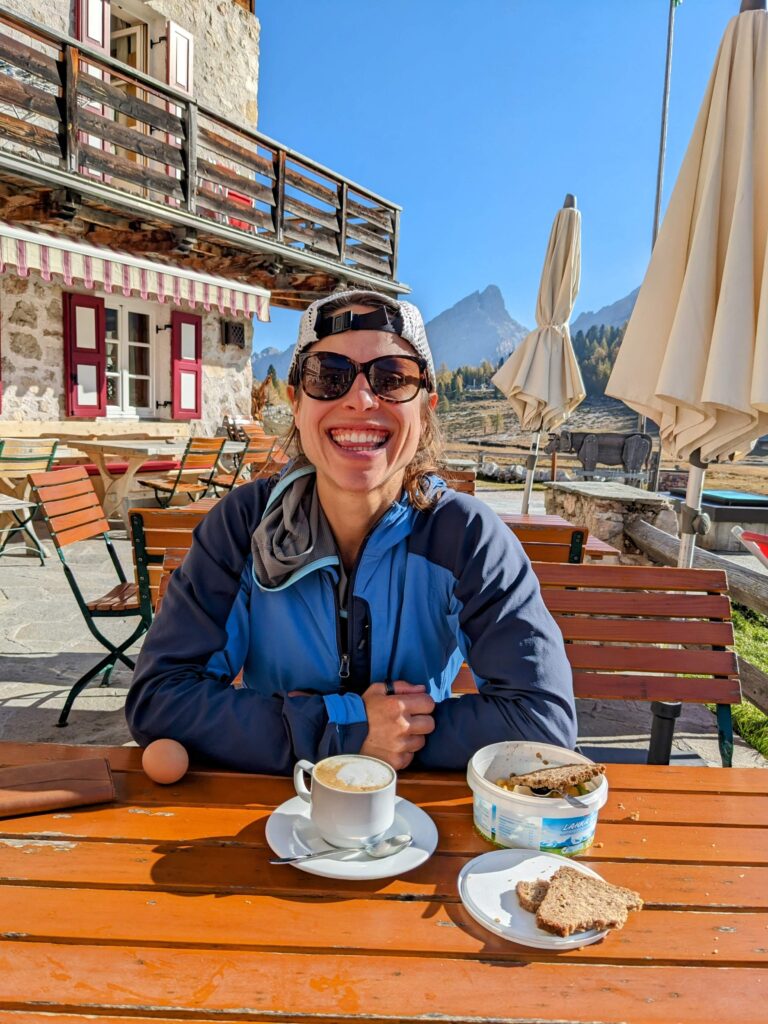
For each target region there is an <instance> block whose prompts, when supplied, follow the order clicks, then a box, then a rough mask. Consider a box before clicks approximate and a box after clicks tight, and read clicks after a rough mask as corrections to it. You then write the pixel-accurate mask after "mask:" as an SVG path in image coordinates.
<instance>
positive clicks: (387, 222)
mask: <svg viewBox="0 0 768 1024" xmlns="http://www.w3.org/2000/svg"><path fill="white" fill-rule="evenodd" d="M347 203H348V206H349V216H350V217H363V218H364V219H365V220H369V221H370V222H371V224H375V225H376V227H379V228H382V229H383V230H384V231H391V230H392V214H391V213H390V212H389V211H388V210H384V209H382V208H381V207H379V208H378V209H374V208H373V207H370V206H363V204H362V203H356V202H355V200H354V199H352V198H351V197H350V198H349V199H348V200H347Z"/></svg>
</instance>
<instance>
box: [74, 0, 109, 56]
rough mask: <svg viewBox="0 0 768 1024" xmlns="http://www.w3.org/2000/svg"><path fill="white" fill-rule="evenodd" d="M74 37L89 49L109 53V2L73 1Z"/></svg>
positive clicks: (104, 0) (93, 0)
mask: <svg viewBox="0 0 768 1024" xmlns="http://www.w3.org/2000/svg"><path fill="white" fill-rule="evenodd" d="M75 36H76V37H77V38H78V39H79V40H80V42H81V43H85V44H86V45H87V46H90V47H91V49H93V50H101V51H102V52H103V53H109V0H75Z"/></svg>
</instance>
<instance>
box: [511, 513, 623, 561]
mask: <svg viewBox="0 0 768 1024" xmlns="http://www.w3.org/2000/svg"><path fill="white" fill-rule="evenodd" d="M499 516H500V518H501V521H502V522H504V523H506V524H507V526H508V527H509V528H510V530H512V532H513V533H514V534H515V535H516V536H517V537H518V539H519V540H520V541H522V544H523V547H524V548H525V549H526V553H527V554H528V557H529V558H530V559H531V561H532V562H582V561H586V562H592V561H602V560H603V559H604V558H608V559H611V560H612V561H618V558H619V555H620V554H621V552H620V551H619V549H618V548H615V547H613V545H611V544H608V543H607V542H606V541H604V540H600V538H599V537H595V536H593V535H592V534H590V532H589V530H588V529H587V528H586V527H585V526H576V525H575V524H574V523H570V522H569V521H568V520H567V519H563V517H562V516H558V515H521V514H520V513H509V512H501V513H499ZM553 528H559V531H557V532H555V531H554V530H553ZM567 530H572V531H573V530H576V531H579V532H580V533H581V534H582V535H583V537H582V539H581V540H580V539H579V536H578V533H577V534H572V540H571V541H568V537H567ZM537 543H538V544H557V545H560V552H559V554H560V557H556V556H555V554H554V553H553V552H546V554H545V555H544V556H541V555H539V554H538V552H537V551H536V549H535V548H534V547H533V546H532V545H534V544H537ZM563 545H567V547H564V546H563ZM529 546H530V548H531V550H529ZM579 547H581V549H582V550H581V557H576V555H577V554H578V549H579Z"/></svg>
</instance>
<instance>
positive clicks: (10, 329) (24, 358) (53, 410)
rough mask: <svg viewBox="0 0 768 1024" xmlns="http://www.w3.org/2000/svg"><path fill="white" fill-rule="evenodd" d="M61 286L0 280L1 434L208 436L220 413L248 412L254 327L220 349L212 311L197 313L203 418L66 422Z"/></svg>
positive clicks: (35, 280)
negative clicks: (241, 341)
mask: <svg viewBox="0 0 768 1024" xmlns="http://www.w3.org/2000/svg"><path fill="white" fill-rule="evenodd" d="M63 291H64V289H63V288H62V287H61V285H58V284H55V283H53V282H51V283H46V282H45V281H43V280H42V278H41V277H40V276H39V275H37V274H32V273H30V275H29V277H26V278H22V277H16V276H15V275H13V274H8V275H6V276H4V277H3V278H0V359H1V360H2V380H3V411H2V413H0V425H1V428H0V429H2V431H3V432H4V433H6V434H10V435H16V436H36V435H40V434H42V433H91V432H95V431H98V432H103V433H114V432H118V433H119V432H121V431H122V432H125V431H127V430H131V429H133V430H136V429H137V427H138V429H140V430H141V431H146V432H147V433H161V434H162V433H174V432H177V430H178V432H181V433H184V434H186V433H189V432H191V433H193V434H215V433H216V431H217V429H218V428H219V427H220V426H221V424H222V420H223V417H224V414H225V413H227V414H229V415H232V416H246V417H250V411H251V397H250V396H251V381H252V374H251V363H250V359H249V355H250V352H251V345H252V338H253V327H252V325H251V324H250V322H248V323H246V325H245V328H246V329H245V348H243V349H239V348H235V347H233V346H224V345H222V343H221V317H220V316H219V314H218V313H217V312H208V313H206V312H203V313H202V317H203V345H202V361H203V381H202V393H203V416H202V419H200V420H193V421H191V422H187V421H185V422H183V423H179V424H173V422H172V421H171V420H170V419H162V418H156V419H155V418H153V419H151V420H146V419H139V418H123V417H121V418H120V419H114V418H106V417H105V418H99V419H95V420H81V419H68V418H67V417H66V415H65V408H66V406H65V400H64V334H63V315H62V308H63V302H62V292H63ZM96 294H98V293H96ZM118 301H119V300H118ZM180 308H188V307H180ZM189 312H197V313H199V312H200V310H199V309H196V310H195V309H189ZM158 374H159V371H158ZM139 425H140V426H139Z"/></svg>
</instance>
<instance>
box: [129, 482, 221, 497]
mask: <svg viewBox="0 0 768 1024" xmlns="http://www.w3.org/2000/svg"><path fill="white" fill-rule="evenodd" d="M138 483H140V484H141V485H142V487H151V488H152V489H153V490H155V491H165V492H167V493H169V494H170V493H171V491H173V490H175V491H176V493H177V494H178V493H179V492H181V493H182V494H200V493H202V492H203V491H207V490H208V485H207V484H193V483H183V482H179V483H177V482H176V480H175V479H173V480H139V481H138Z"/></svg>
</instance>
